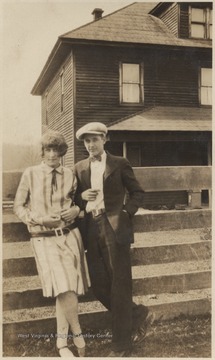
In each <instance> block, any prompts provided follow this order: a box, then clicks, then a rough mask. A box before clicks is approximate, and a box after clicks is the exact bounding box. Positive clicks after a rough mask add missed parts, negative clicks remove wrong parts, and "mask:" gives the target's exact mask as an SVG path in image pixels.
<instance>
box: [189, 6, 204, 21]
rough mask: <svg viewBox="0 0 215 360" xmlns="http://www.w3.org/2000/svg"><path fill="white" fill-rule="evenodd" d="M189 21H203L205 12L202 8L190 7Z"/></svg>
mask: <svg viewBox="0 0 215 360" xmlns="http://www.w3.org/2000/svg"><path fill="white" fill-rule="evenodd" d="M191 21H197V22H202V23H203V22H205V12H204V9H195V8H192V9H191Z"/></svg>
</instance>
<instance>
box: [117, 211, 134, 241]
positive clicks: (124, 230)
mask: <svg viewBox="0 0 215 360" xmlns="http://www.w3.org/2000/svg"><path fill="white" fill-rule="evenodd" d="M116 235H117V237H116V241H117V242H118V243H119V244H129V243H132V242H133V241H134V235H133V224H132V220H131V218H130V216H129V214H128V213H127V212H125V211H121V213H120V216H119V224H118V229H117V234H116Z"/></svg>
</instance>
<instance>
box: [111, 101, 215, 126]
mask: <svg viewBox="0 0 215 360" xmlns="http://www.w3.org/2000/svg"><path fill="white" fill-rule="evenodd" d="M108 130H109V131H212V109H211V108H208V107H202V108H195V107H171V106H157V107H153V108H151V109H148V110H145V111H142V112H140V113H138V114H136V115H133V116H130V117H127V118H126V119H121V120H120V121H119V122H117V123H115V124H113V125H110V126H109V127H108Z"/></svg>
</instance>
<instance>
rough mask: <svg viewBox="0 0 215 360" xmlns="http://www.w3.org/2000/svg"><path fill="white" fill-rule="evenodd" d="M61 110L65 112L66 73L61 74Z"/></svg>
mask: <svg viewBox="0 0 215 360" xmlns="http://www.w3.org/2000/svg"><path fill="white" fill-rule="evenodd" d="M60 110H61V112H63V110H64V72H63V71H62V72H61V73H60Z"/></svg>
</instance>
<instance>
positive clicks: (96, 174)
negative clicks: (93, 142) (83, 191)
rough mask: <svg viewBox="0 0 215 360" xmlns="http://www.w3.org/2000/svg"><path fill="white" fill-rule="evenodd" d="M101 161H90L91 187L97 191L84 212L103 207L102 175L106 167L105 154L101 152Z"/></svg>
mask: <svg viewBox="0 0 215 360" xmlns="http://www.w3.org/2000/svg"><path fill="white" fill-rule="evenodd" d="M101 158H102V160H101V161H92V162H91V164H90V168H91V176H90V181H91V188H92V189H95V190H99V193H98V195H97V197H96V200H94V201H88V203H87V206H86V212H91V211H92V210H98V209H103V208H104V207H105V206H104V193H103V175H104V172H105V167H106V158H107V154H106V153H105V152H103V154H102V155H101Z"/></svg>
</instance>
